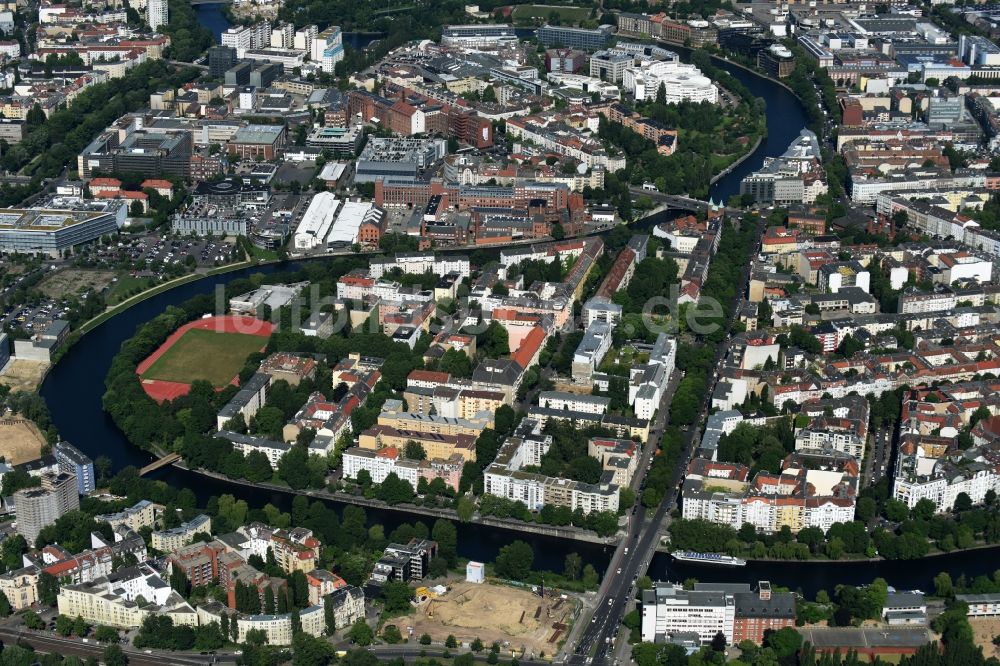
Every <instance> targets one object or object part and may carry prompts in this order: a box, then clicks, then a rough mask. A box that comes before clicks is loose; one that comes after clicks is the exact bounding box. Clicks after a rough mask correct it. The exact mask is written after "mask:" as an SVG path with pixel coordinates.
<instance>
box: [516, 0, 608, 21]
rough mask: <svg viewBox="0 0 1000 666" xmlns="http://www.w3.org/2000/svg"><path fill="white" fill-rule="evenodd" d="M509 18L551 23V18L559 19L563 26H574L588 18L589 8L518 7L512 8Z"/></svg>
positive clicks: (555, 6) (557, 6)
mask: <svg viewBox="0 0 1000 666" xmlns="http://www.w3.org/2000/svg"><path fill="white" fill-rule="evenodd" d="M511 16H513V17H514V19H515V20H517V21H524V20H529V19H541V20H543V21H551V19H552V17H553V16H558V17H559V22H560V23H561V24H563V25H576V24H578V23H581V22H582V21H585V20H587V19H588V18H590V7H563V6H559V5H518V6H516V7H514V10H513V12H512V13H511Z"/></svg>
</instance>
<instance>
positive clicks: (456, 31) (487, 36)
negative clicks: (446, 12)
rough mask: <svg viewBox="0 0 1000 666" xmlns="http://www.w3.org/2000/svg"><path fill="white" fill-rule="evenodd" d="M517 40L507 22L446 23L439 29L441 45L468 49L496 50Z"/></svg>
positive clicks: (515, 42)
mask: <svg viewBox="0 0 1000 666" xmlns="http://www.w3.org/2000/svg"><path fill="white" fill-rule="evenodd" d="M517 41H518V39H517V34H515V32H514V28H513V27H511V26H510V25H508V24H499V23H486V24H472V25H446V26H444V27H443V28H442V29H441V45H442V46H451V47H455V48H463V49H468V50H470V51H478V50H483V51H496V50H498V49H500V48H501V47H503V46H507V45H510V44H517Z"/></svg>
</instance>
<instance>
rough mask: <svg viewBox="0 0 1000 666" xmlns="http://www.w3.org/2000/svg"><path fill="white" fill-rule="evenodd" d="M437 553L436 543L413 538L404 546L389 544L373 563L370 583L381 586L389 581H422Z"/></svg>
mask: <svg viewBox="0 0 1000 666" xmlns="http://www.w3.org/2000/svg"><path fill="white" fill-rule="evenodd" d="M437 551H438V544H437V542H436V541H431V540H429V539H417V538H413V539H410V541H409V542H408V543H406V544H399V543H390V544H389V545H388V546H386V547H385V551H384V552H383V553H382V557H381V558H379V560H378V562H376V563H375V568H374V570H373V571H372V575H371V581H372V582H374V583H376V584H381V583H384V582H386V581H389V580H398V581H403V582H409V581H411V580H422V579H423V577H424V576H425V575H426V574H427V567H428V566H429V565H430V562H431V560H433V559H434V558H435V557H436V556H437Z"/></svg>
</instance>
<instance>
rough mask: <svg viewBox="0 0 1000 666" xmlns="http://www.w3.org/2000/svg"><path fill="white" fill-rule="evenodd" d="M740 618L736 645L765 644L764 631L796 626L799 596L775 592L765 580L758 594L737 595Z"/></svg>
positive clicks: (736, 631)
mask: <svg viewBox="0 0 1000 666" xmlns="http://www.w3.org/2000/svg"><path fill="white" fill-rule="evenodd" d="M733 598H734V601H735V602H736V617H735V621H734V622H733V644H734V645H736V644H738V643H739V642H740V641H753V642H754V643H755V644H757V645H761V644H762V643H763V642H764V632H766V631H778V630H779V629H783V628H785V627H794V626H795V595H793V594H791V593H790V592H784V593H781V594H772V593H771V584H770V583H769V582H767V581H761V582H760V583H758V584H757V591H755V592H740V593H737V594H734V595H733Z"/></svg>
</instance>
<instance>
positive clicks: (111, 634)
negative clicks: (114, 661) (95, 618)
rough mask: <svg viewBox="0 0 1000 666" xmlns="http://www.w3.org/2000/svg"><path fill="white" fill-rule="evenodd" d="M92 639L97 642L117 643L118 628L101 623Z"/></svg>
mask: <svg viewBox="0 0 1000 666" xmlns="http://www.w3.org/2000/svg"><path fill="white" fill-rule="evenodd" d="M94 639H95V640H96V641H97V642H98V643H117V642H118V640H119V636H118V630H116V629H114V628H112V627H108V626H105V625H103V624H102V625H100V626H98V627H97V630H96V631H95V632H94Z"/></svg>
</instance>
